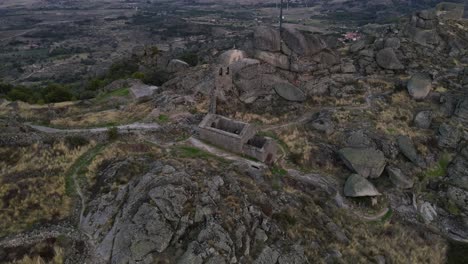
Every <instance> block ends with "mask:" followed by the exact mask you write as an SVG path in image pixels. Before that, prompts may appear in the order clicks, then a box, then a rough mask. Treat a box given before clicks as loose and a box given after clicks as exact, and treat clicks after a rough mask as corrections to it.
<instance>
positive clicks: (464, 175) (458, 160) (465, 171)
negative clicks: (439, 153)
mask: <svg viewBox="0 0 468 264" xmlns="http://www.w3.org/2000/svg"><path fill="white" fill-rule="evenodd" d="M447 175H448V176H447V181H448V182H449V183H450V184H452V185H453V186H456V187H458V188H462V189H464V190H465V191H468V147H465V148H463V149H462V150H461V151H460V153H459V154H458V155H457V156H456V157H455V159H454V160H453V161H452V163H451V164H450V166H449V167H448V169H447Z"/></svg>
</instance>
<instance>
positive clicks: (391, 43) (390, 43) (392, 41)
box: [384, 38, 400, 49]
mask: <svg viewBox="0 0 468 264" xmlns="http://www.w3.org/2000/svg"><path fill="white" fill-rule="evenodd" d="M384 47H385V48H392V49H399V48H400V39H399V38H388V39H386V40H385V42H384Z"/></svg>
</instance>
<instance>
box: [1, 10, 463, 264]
mask: <svg viewBox="0 0 468 264" xmlns="http://www.w3.org/2000/svg"><path fill="white" fill-rule="evenodd" d="M458 14H459V13H458V12H442V13H441V12H440V10H439V12H438V11H437V10H425V11H419V12H416V13H414V14H412V15H411V16H409V17H408V18H406V19H404V20H402V21H401V22H400V23H398V24H391V25H384V26H378V25H367V26H365V27H362V28H360V29H359V30H360V32H359V39H358V40H356V41H350V42H346V41H342V40H339V39H338V37H337V36H336V35H335V34H317V33H311V32H308V31H307V32H306V31H302V30H301V28H300V27H298V26H294V25H286V26H285V27H284V29H283V30H282V32H279V30H278V29H276V28H273V27H269V26H259V27H255V28H252V29H251V30H249V32H247V34H246V36H245V38H242V41H240V42H241V43H240V45H237V47H238V49H230V50H228V49H219V50H216V49H214V48H213V47H212V46H210V45H208V44H207V45H206V47H201V48H200V53H203V54H204V55H205V56H206V58H207V59H206V61H207V62H208V63H206V64H202V65H197V66H193V67H192V66H190V65H189V64H187V63H186V62H183V61H181V60H180V59H176V58H172V57H171V53H170V52H168V53H165V54H163V55H162V56H161V58H160V59H158V61H152V62H151V63H155V64H162V65H165V66H166V67H167V68H168V69H169V70H170V72H171V79H170V80H169V81H167V82H165V83H164V84H163V85H162V86H161V87H159V88H155V90H154V91H153V90H151V93H149V92H148V93H149V94H150V95H145V97H144V98H139V97H138V95H134V94H135V93H134V91H133V89H137V88H139V89H144V87H145V86H142V84H141V83H139V82H136V81H134V80H126V81H119V82H116V83H113V84H111V85H109V86H108V87H106V89H108V90H109V91H108V92H107V93H105V94H102V95H101V96H100V97H98V98H95V99H92V100H86V101H80V102H73V103H72V102H71V103H62V104H50V105H47V106H37V105H29V104H26V103H21V102H8V101H1V102H0V117H1V119H0V120H1V122H0V128H1V130H0V133H1V135H0V165H1V167H0V168H1V170H0V172H1V173H0V182H1V185H0V186H1V187H0V198H1V199H0V208H1V209H2V210H0V218H1V219H8V221H7V222H3V223H0V227H1V228H2V229H1V230H0V231H1V232H0V236H2V240H1V241H0V260H1V261H3V262H6V263H28V262H27V261H30V262H31V261H36V262H40V261H45V262H52V263H63V262H65V263H187V264H188V263H200V264H202V263H258V264H267V263H268V264H270V263H278V264H286V263H379V264H380V263H444V262H449V263H463V261H465V258H464V257H465V256H466V255H465V254H464V253H465V252H466V243H468V174H467V172H468V144H467V143H468V131H467V127H468V92H467V89H468V22H467V21H465V20H462V19H460V17H459V15H458ZM140 63H141V67H144V66H145V63H146V62H145V61H142V62H140ZM228 68H229V70H228ZM220 69H222V71H220ZM220 73H222V74H221V75H220ZM224 73H229V74H224ZM122 83H126V84H128V85H129V86H131V89H130V90H128V89H127V88H125V87H121V86H122ZM117 84H119V85H117ZM114 86H115V87H114ZM124 86H125V85H124ZM142 87H143V88H142ZM215 87H217V89H215ZM122 89H123V91H126V92H122V91H121V90H122ZM115 91H119V92H115ZM153 92H154V93H153ZM132 94H133V95H132ZM132 96H133V97H132ZM213 98H216V100H217V113H218V114H221V115H224V116H226V117H230V118H233V119H236V120H241V121H244V122H249V123H251V124H255V125H256V127H257V130H258V134H259V135H262V136H267V137H270V138H272V139H274V140H275V141H276V143H277V144H278V148H279V151H280V153H279V158H278V160H277V161H276V163H275V164H274V165H272V166H266V165H264V164H260V163H258V162H257V161H253V160H252V159H249V158H248V157H243V156H236V155H234V154H232V153H228V152H227V151H225V150H223V148H222V146H221V147H219V146H218V147H216V146H212V145H210V144H207V143H204V142H201V141H197V139H196V138H197V126H198V124H199V122H200V121H201V119H202V118H203V116H204V115H205V114H206V113H207V111H208V108H209V105H210V102H212V101H213ZM32 124H34V125H32ZM109 126H110V127H109ZM96 127H98V128H96ZM252 164H255V165H252ZM15 220H16V221H15ZM5 223H8V224H5ZM454 243H459V244H457V245H458V247H456V249H454V246H453V245H454ZM464 250H465V251H464ZM460 256H461V257H460ZM19 261H22V262H19Z"/></svg>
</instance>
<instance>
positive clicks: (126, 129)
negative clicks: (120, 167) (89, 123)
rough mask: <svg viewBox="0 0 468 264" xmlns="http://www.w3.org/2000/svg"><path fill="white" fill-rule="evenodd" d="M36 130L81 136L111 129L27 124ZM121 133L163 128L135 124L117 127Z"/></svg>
mask: <svg viewBox="0 0 468 264" xmlns="http://www.w3.org/2000/svg"><path fill="white" fill-rule="evenodd" d="M26 125H27V126H29V127H31V128H32V129H34V130H37V131H40V132H43V133H47V134H79V133H92V134H94V133H102V132H107V131H108V130H109V129H110V128H109V127H97V128H76V129H58V128H52V127H47V126H40V125H32V124H26ZM116 128H117V130H118V131H119V133H129V132H132V131H156V130H159V129H160V128H161V126H160V125H159V124H156V123H133V124H129V125H121V126H116Z"/></svg>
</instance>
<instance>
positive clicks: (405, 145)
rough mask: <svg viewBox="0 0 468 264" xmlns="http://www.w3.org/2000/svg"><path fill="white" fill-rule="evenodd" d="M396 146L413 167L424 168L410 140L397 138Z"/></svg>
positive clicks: (405, 137) (401, 137) (404, 137)
mask: <svg viewBox="0 0 468 264" xmlns="http://www.w3.org/2000/svg"><path fill="white" fill-rule="evenodd" d="M397 144H398V147H399V148H400V151H401V153H403V155H405V157H406V158H408V159H409V160H410V161H411V162H413V163H414V164H415V165H418V166H420V167H425V163H424V160H423V159H422V158H421V157H420V156H419V154H418V152H417V151H416V148H415V146H414V143H413V141H412V140H411V138H409V137H407V136H398V137H397Z"/></svg>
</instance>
